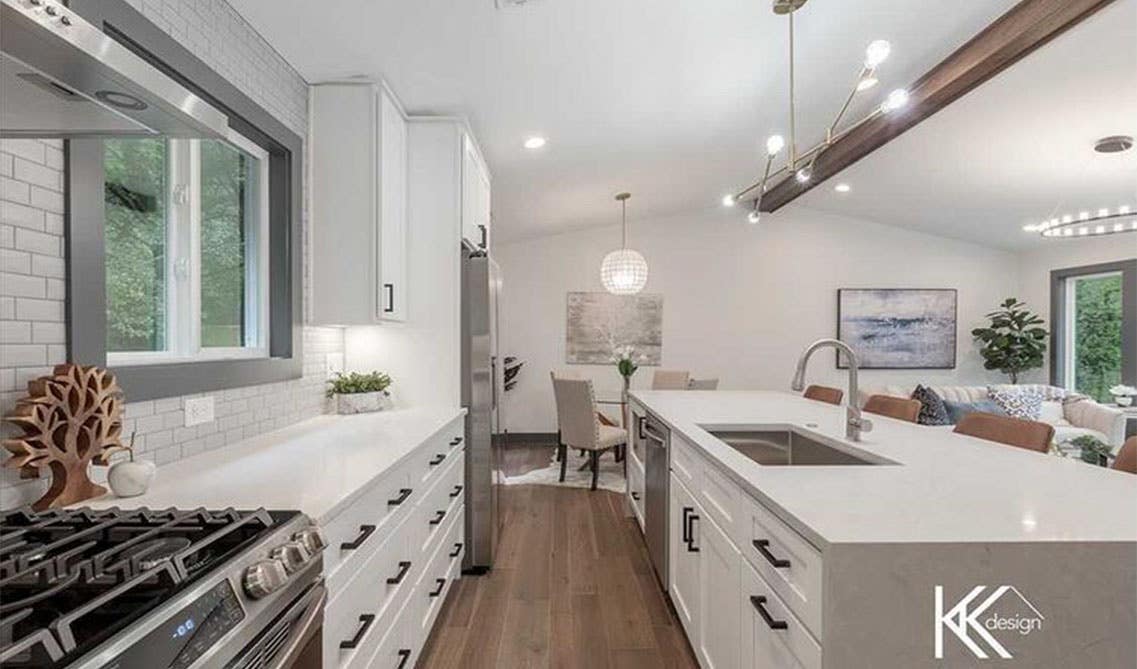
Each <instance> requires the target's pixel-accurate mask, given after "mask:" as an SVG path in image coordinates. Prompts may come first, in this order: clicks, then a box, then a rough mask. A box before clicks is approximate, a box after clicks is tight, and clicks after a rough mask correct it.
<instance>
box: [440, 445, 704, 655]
mask: <svg viewBox="0 0 1137 669" xmlns="http://www.w3.org/2000/svg"><path fill="white" fill-rule="evenodd" d="M551 453H552V450H551V447H543V448H542V447H512V448H510V449H509V451H508V453H507V458H506V469H507V473H509V474H511V475H516V474H519V473H523V472H524V471H526V470H528V469H533V468H535V467H539V466H545V465H547V463H548V461H549V457H550V454H551ZM502 511H503V514H504V519H505V525H504V530H503V532H502V536H501V540H500V543H499V545H498V554H497V561H496V565H495V567H494V569H493V571H491V572H490V573H489V574H488V575H486V576H471V577H464V578H463V579H462V580H461V581H459V582H458V585H457V586H456V587H455V588H453V589H452V590H451V593H450V595H449V597H448V598H447V601H446V603H445V604H444V606H443V609H442V612H441V614H440V616H439V619H438V622H437V623H436V625H435V628H434V631H433V633H432V634H431V636H430V639H429V640H428V641H427V643H426V649H425V650H424V651H423V655H422V660H421V661H420V662H419V666H420V667H430V668H436V667H439V668H440V667H461V668H462V669H474V668H476V667H495V668H496V667H502V668H506V667H509V668H512V667H582V668H584V667H587V668H589V669H602V668H604V667H612V668H623V667H645V668H653V669H654V668H656V667H697V666H698V664H697V663H696V662H695V658H694V656H693V655H692V653H691V649H690V646H689V645H688V644H687V641H686V638H685V637H684V636H683V632H682V631H681V630H680V629H679V621H678V620H677V619H676V618H675V613H674V612H673V611H672V610H671V609H670V607H669V606H668V604H667V602H666V600H665V599H664V594H663V592H662V591H661V590H660V588H659V586H658V585H657V583H656V580H655V576H654V574H653V573H652V571H651V565H650V564H649V563H648V557H647V548H646V547H645V545H644V542H643V538H642V536H641V535H640V532H639V528H638V527H637V526H636V524H635V520H633V519H632V518H630V517H625V515H624V501H623V498H622V496H620V495H617V494H615V493H611V492H605V491H602V490H600V491H596V492H590V491H588V490H581V489H571V488H558V487H553V486H509V487H505V488H503V494H502Z"/></svg>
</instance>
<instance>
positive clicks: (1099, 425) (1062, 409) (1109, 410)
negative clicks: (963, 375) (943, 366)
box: [859, 384, 1125, 453]
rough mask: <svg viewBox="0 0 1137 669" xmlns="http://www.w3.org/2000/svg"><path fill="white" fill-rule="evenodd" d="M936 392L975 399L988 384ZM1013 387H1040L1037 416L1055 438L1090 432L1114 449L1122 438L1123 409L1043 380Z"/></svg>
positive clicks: (889, 391)
mask: <svg viewBox="0 0 1137 669" xmlns="http://www.w3.org/2000/svg"><path fill="white" fill-rule="evenodd" d="M928 387H929V388H931V389H932V390H934V391H935V392H936V394H937V395H939V396H940V397H942V398H943V399H945V400H948V401H951V402H978V401H980V400H985V399H989V395H988V394H987V386H934V385H929V386H928ZM996 387H1015V388H1023V389H1039V390H1041V391H1042V392H1043V393H1044V394H1045V396H1046V397H1048V398H1049V399H1047V400H1046V401H1044V402H1043V403H1042V414H1041V415H1040V416H1039V420H1040V421H1042V422H1044V423H1049V424H1051V425H1053V426H1054V442H1055V443H1057V444H1062V443H1065V442H1068V441H1070V440H1071V439H1074V438H1077V437H1080V436H1083V435H1090V436H1093V437H1097V438H1098V439H1100V440H1101V441H1104V442H1105V443H1107V444H1109V445H1110V446H1112V447H1113V451H1114V452H1115V453H1116V452H1117V450H1118V449H1119V448H1121V444H1122V442H1124V441H1125V413H1124V412H1122V411H1121V410H1120V409H1117V408H1115V407H1108V406H1106V405H1104V404H1099V403H1097V402H1095V401H1093V400H1092V399H1090V398H1088V397H1086V396H1085V395H1078V394H1075V393H1072V392H1070V391H1068V390H1066V389H1064V388H1058V387H1056V386H1048V385H1045V384H1020V385H1018V386H996ZM913 390H915V386H907V387H905V386H878V387H875V388H874V387H867V388H862V389H861V390H860V393H859V394H860V398H859V399H860V403H861V405H864V403H865V400H867V399H868V397H869V396H870V395H877V394H879V395H892V396H895V397H911V395H912V391H913Z"/></svg>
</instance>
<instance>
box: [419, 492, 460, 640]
mask: <svg viewBox="0 0 1137 669" xmlns="http://www.w3.org/2000/svg"><path fill="white" fill-rule="evenodd" d="M464 512H465V506H459V507H458V509H457V510H456V512H455V513H454V516H453V518H451V519H450V524H449V525H448V526H446V527H445V528H444V530H443V532H442V533H441V535H440V540H439V541H438V546H437V548H435V551H434V554H433V556H432V557H431V559H430V562H429V563H428V564H427V566H426V569H425V570H424V571H423V573H422V574H421V575H420V580H419V582H418V584H417V585H416V586H415V590H414V593H413V595H412V597H413V598H414V599H417V600H418V605H417V608H416V609H414V610H415V620H414V622H413V624H414V625H415V626H416V627H415V634H417V635H418V637H417V638H418V643H419V644H420V645H421V644H422V643H425V642H426V638H427V637H428V636H429V635H430V630H431V628H432V627H433V626H434V621H435V619H436V618H437V617H438V611H439V610H440V609H441V608H442V602H444V601H445V600H446V595H447V593H449V592H450V588H451V587H452V586H453V584H454V581H455V580H457V579H458V578H459V577H460V576H461V570H462V553H463V551H464V549H465V546H459V544H460V543H462V535H463V532H464V531H465V527H466V520H465V517H464V515H465V514H464Z"/></svg>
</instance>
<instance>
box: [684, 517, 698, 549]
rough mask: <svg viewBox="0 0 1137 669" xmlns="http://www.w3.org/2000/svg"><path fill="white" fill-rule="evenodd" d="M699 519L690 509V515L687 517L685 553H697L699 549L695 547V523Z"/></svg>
mask: <svg viewBox="0 0 1137 669" xmlns="http://www.w3.org/2000/svg"><path fill="white" fill-rule="evenodd" d="M698 519H699V515H698V514H697V513H695V510H694V509H691V515H689V516H687V552H688V553H698V552H699V547H698V546H696V545H695V521H696V520H698Z"/></svg>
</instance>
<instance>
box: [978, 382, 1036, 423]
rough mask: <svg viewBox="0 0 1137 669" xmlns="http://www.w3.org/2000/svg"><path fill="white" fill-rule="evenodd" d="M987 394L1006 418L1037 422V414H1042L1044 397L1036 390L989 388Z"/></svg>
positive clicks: (1011, 387)
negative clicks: (1004, 413) (1005, 414)
mask: <svg viewBox="0 0 1137 669" xmlns="http://www.w3.org/2000/svg"><path fill="white" fill-rule="evenodd" d="M987 394H988V395H990V396H991V399H993V400H995V403H996V404H998V405H999V406H1000V407H1001V408H1002V409H1003V411H1005V412H1006V413H1007V415H1008V416H1011V417H1013V418H1023V419H1025V420H1038V416H1039V414H1041V413H1042V400H1043V398H1044V395H1043V393H1041V392H1039V391H1038V390H1037V389H1030V388H1015V387H1014V386H1005V387H1001V388H998V387H995V386H990V387H988V389H987Z"/></svg>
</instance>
